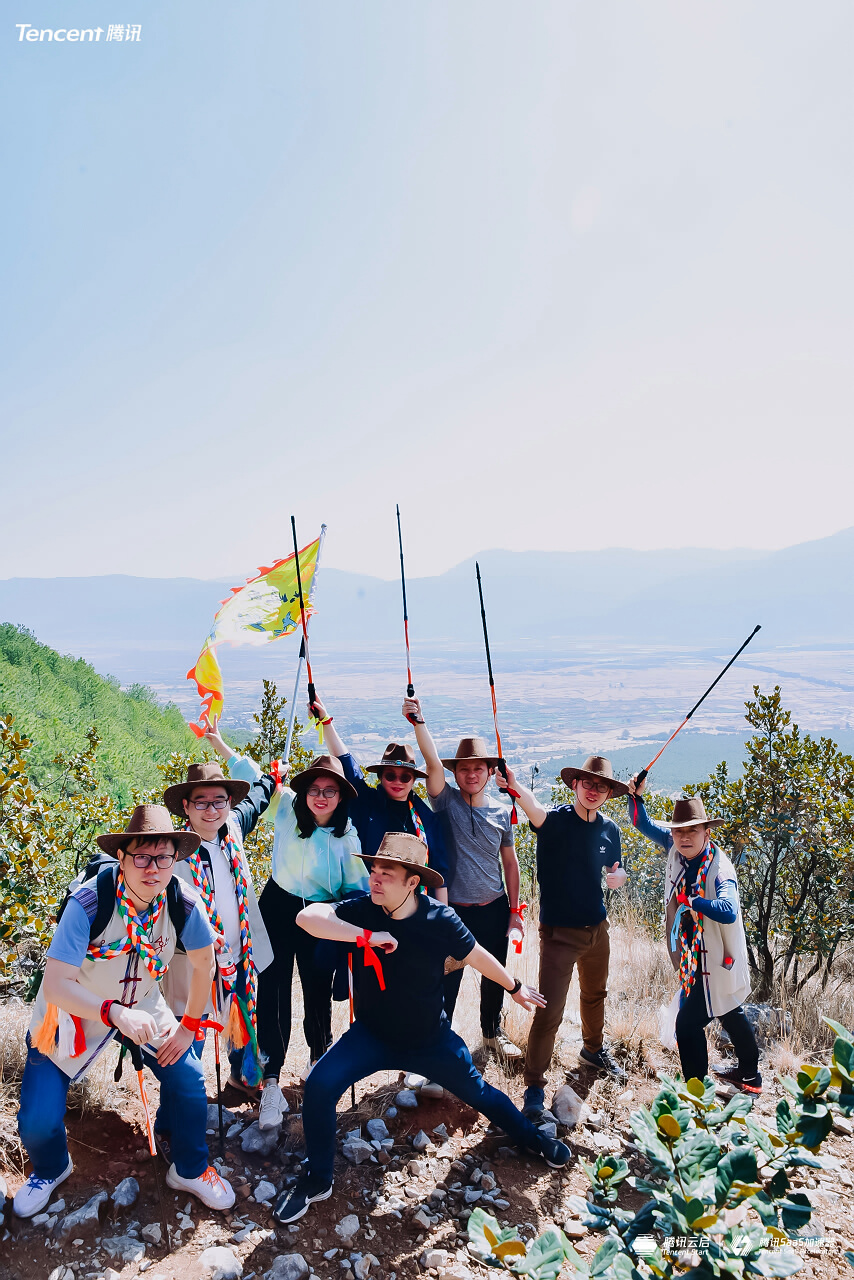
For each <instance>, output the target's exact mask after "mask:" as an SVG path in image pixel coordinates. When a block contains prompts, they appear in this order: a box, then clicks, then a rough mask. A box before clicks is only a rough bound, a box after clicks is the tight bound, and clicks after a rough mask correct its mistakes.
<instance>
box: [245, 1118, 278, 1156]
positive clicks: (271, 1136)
mask: <svg viewBox="0 0 854 1280" xmlns="http://www.w3.org/2000/svg"><path fill="white" fill-rule="evenodd" d="M280 1127H281V1126H278V1127H277V1128H275V1129H263V1130H262V1129H259V1128H258V1121H257V1120H253V1121H252V1123H251V1124H250V1126H249V1128H248V1129H246V1130H245V1131H244V1133H243V1134H242V1136H241V1139H240V1146H241V1148H242V1149H243V1150H244V1151H247V1152H249V1153H250V1154H251V1155H259V1156H268V1155H270V1154H271V1153H272V1152H273V1151H274V1150H275V1148H276V1144H277V1143H278V1141H279V1128H280Z"/></svg>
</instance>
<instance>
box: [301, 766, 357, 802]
mask: <svg viewBox="0 0 854 1280" xmlns="http://www.w3.org/2000/svg"><path fill="white" fill-rule="evenodd" d="M315 778H333V779H334V780H335V782H337V783H338V786H339V787H340V789H341V799H342V800H346V799H350V800H355V799H356V798H357V796H358V794H359V793H358V791H357V790H356V788H355V787H354V786H353V784H352V782H348V781H347V779H346V778H345V776H344V770H343V768H342V767H341V761H340V760H339V759H338V757H337V756H316V757H315V758H314V760H312V762H311V764H310V765H309V766H308V768H307V769H303V771H302V773H295V774H294V776H293V777H292V778H291V784H290V785H291V790H292V791H307V790H308V788H309V787H310V786H311V784H312V782H314V780H315Z"/></svg>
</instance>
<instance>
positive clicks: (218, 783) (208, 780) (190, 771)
mask: <svg viewBox="0 0 854 1280" xmlns="http://www.w3.org/2000/svg"><path fill="white" fill-rule="evenodd" d="M193 787H225V789H226V791H227V792H228V795H229V798H230V800H231V802H232V804H240V801H241V800H245V799H246V797H247V796H248V795H249V791H250V784H249V783H248V782H242V781H241V780H240V779H239V778H226V777H224V775H223V772H222V765H221V764H218V763H217V762H216V761H215V760H208V761H207V762H206V763H205V764H191V765H189V766H188V767H187V781H186V782H176V783H175V785H174V786H173V787H167V788H166V790H165V791H164V792H163V803H164V804H165V805H166V808H167V809H168V810H169V812H170V813H174V814H175V817H176V818H185V817H186V816H187V815H186V814H185V813H184V805H183V801H184V800H189V798H190V795H191V794H192V791H193Z"/></svg>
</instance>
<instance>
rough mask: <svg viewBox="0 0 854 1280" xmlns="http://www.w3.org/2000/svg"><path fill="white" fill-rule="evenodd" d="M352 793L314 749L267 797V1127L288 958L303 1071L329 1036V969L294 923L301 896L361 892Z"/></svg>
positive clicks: (304, 899)
mask: <svg viewBox="0 0 854 1280" xmlns="http://www.w3.org/2000/svg"><path fill="white" fill-rule="evenodd" d="M228 771H229V773H230V775H231V777H233V778H242V779H245V780H246V781H254V780H255V779H256V778H258V777H260V774H261V770H260V769H259V767H258V765H257V764H256V763H255V761H254V760H251V759H248V758H247V757H245V756H232V757H231V759H230V760H229V761H228ZM355 796H356V791H355V789H354V788H353V787H352V786H351V784H350V783H349V782H348V781H347V779H346V778H345V776H344V770H343V769H342V767H341V764H340V762H339V761H338V760H337V759H336V758H335V757H334V756H318V757H317V759H315V760H313V761H312V762H311V765H310V767H309V768H308V769H304V770H303V772H302V773H298V774H296V775H295V776H294V777H293V779H292V780H291V785H290V787H289V788H288V787H284V788H281V789H280V790H279V791H278V792H277V795H276V796H274V797H273V801H272V803H271V806H270V810H269V812H275V824H274V828H273V859H272V863H273V865H272V874H271V876H270V879H269V880H268V881H267V884H266V885H265V886H264V891H263V892H262V894H261V898H260V904H259V905H260V908H261V915H262V917H263V920H264V924H265V926H266V928H267V933H268V935H269V938H270V942H271V944H272V947H273V962H272V964H271V965H269V966H268V967H267V968H266V969H265V970H264V972H263V973H262V974H261V975H259V981H258V1045H259V1048H260V1050H261V1052H262V1053H263V1054H264V1055H265V1056H266V1059H267V1062H266V1066H265V1067H264V1089H263V1092H262V1095H261V1113H260V1116H259V1125H260V1127H261V1128H262V1129H266V1128H273V1127H275V1125H276V1124H277V1123H278V1121H279V1119H280V1118H281V1115H282V1114H283V1113H284V1111H285V1110H286V1107H285V1104H284V1099H283V1098H282V1094H281V1091H280V1089H279V1074H280V1072H281V1070H282V1067H283V1065H284V1061H285V1055H286V1054H287V1051H288V1043H289V1041H290V1035H291V983H292V980H293V972H294V961H296V964H297V969H298V971H299V976H300V983H301V984H302V992H303V1006H304V1017H303V1030H304V1032H305V1038H306V1041H307V1043H308V1049H309V1064H308V1068H307V1070H306V1072H305V1073H304V1075H306V1074H307V1073H308V1070H310V1069H311V1067H312V1066H313V1065H314V1063H315V1062H316V1061H317V1059H318V1058H320V1057H322V1055H323V1054H324V1053H325V1052H326V1050H327V1049H328V1048H329V1045H330V1044H331V1043H332V973H331V972H330V971H328V970H326V969H324V968H322V967H321V966H318V965H317V964H316V963H315V950H316V946H317V943H316V940H315V939H314V938H312V937H310V936H309V934H307V933H305V932H304V931H303V930H302V929H301V928H300V927H299V925H298V924H297V923H296V918H297V915H298V913H299V912H300V911H302V909H303V907H305V906H306V904H307V903H311V902H341V901H342V900H343V899H344V898H349V897H351V896H352V895H353V894H358V893H367V891H368V876H367V871H366V869H365V864H364V862H362V860H361V858H360V857H359V852H360V849H361V845H360V843H359V837H358V835H357V833H356V830H355V828H354V826H353V824H352V822H351V821H350V819H349V817H348V814H347V802H348V801H349V800H351V799H354V798H355Z"/></svg>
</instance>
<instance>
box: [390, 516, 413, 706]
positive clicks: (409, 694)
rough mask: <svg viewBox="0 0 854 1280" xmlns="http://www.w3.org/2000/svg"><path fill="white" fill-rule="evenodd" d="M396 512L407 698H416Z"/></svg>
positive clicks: (398, 517) (401, 546) (401, 536)
mask: <svg viewBox="0 0 854 1280" xmlns="http://www.w3.org/2000/svg"><path fill="white" fill-rule="evenodd" d="M394 509H395V512H396V513H397V545H398V547H399V548H400V588H401V591H402V592H403V638H404V641H405V643H406V696H407V698H414V697H415V685H414V684H413V683H412V660H411V658H410V656H409V614H408V613H407V610H406V573H405V571H404V568H403V535H402V533H401V532H400V507H399V506H397V504H395V508H394ZM406 718H407V720H408V721H409V722H410V724H416V723H417V722H416V719H415V716H414V715H412V714H410V715H408V716H407V717H406Z"/></svg>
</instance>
